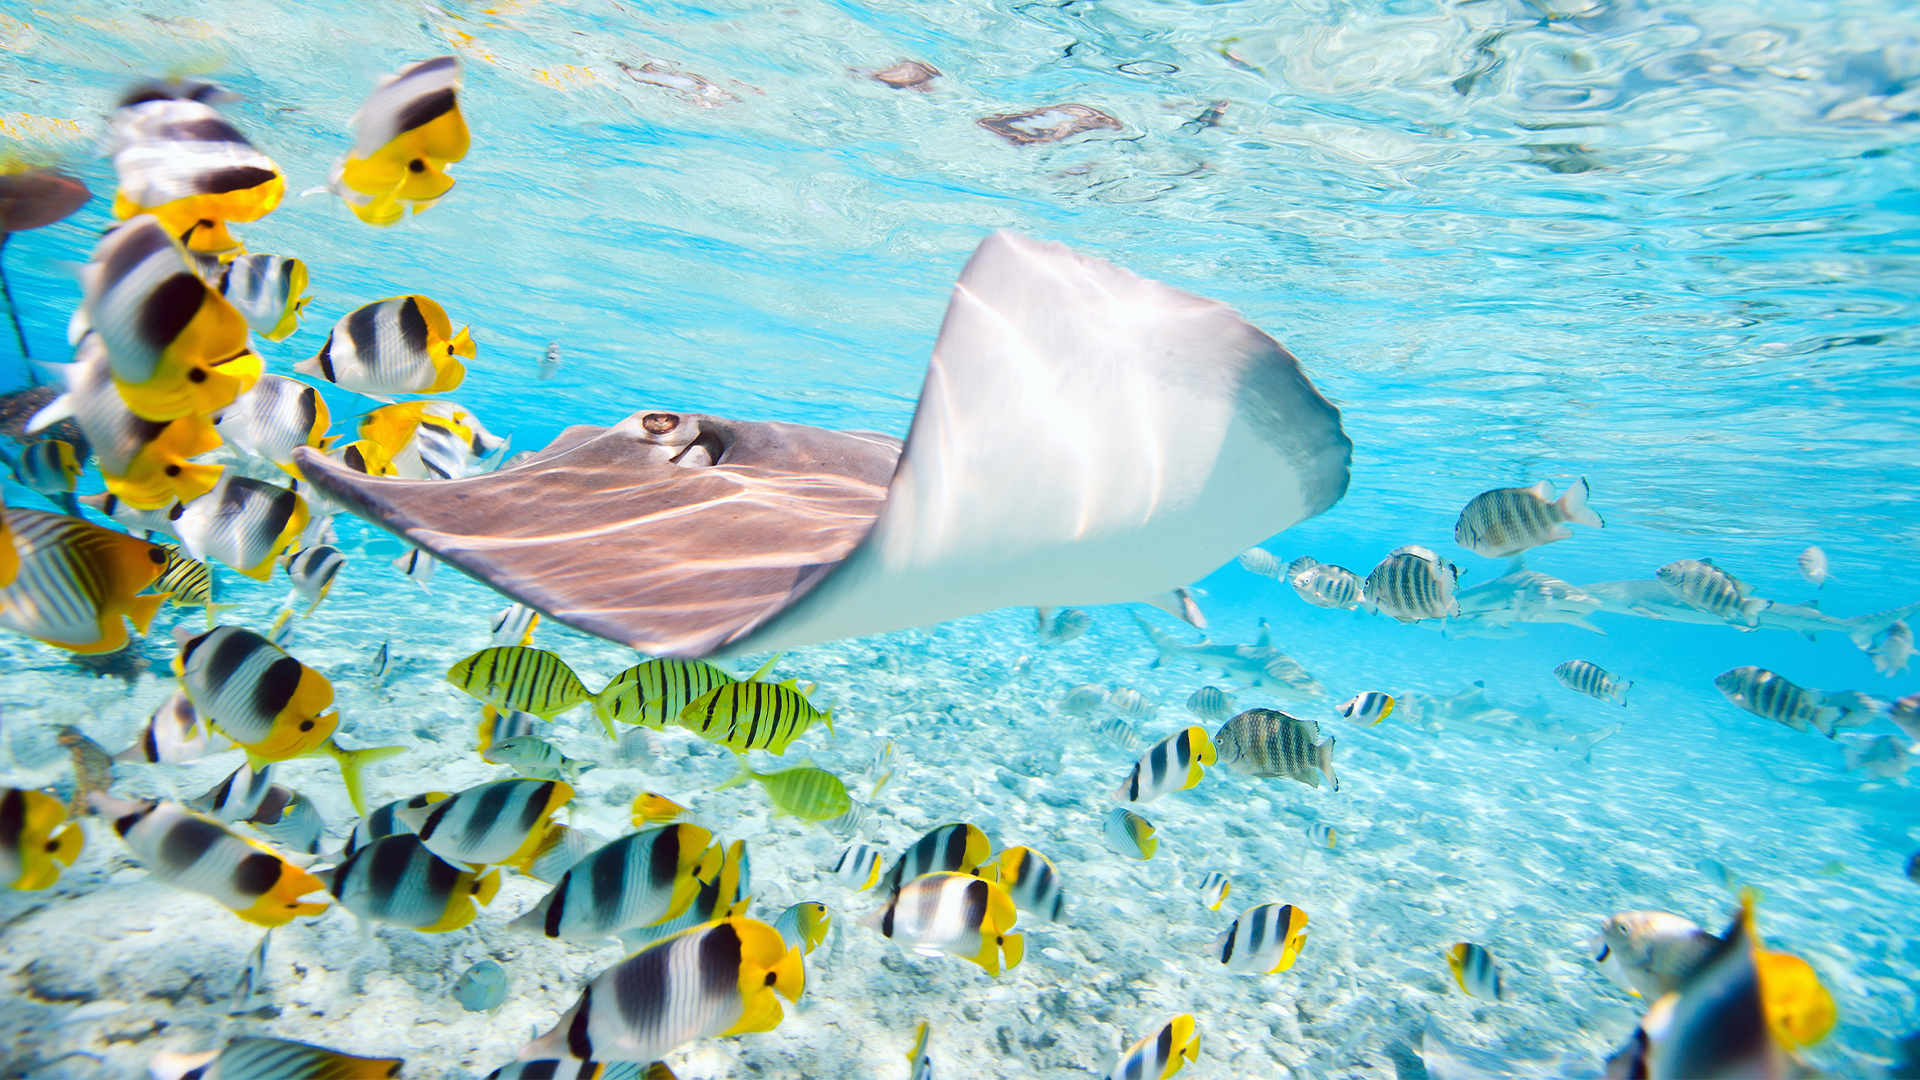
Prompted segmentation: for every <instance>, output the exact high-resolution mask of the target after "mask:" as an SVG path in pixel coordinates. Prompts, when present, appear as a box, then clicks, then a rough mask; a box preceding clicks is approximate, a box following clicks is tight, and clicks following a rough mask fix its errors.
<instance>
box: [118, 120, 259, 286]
mask: <svg viewBox="0 0 1920 1080" xmlns="http://www.w3.org/2000/svg"><path fill="white" fill-rule="evenodd" d="M220 93H221V91H220V89H219V88H218V87H215V86H212V85H210V84H208V83H202V82H186V83H179V84H175V85H171V86H168V85H159V84H149V85H146V86H141V87H137V88H135V89H134V90H133V92H132V93H129V94H128V95H127V96H126V97H125V98H122V99H121V101H120V108H119V109H117V110H116V111H115V112H114V114H113V167H114V170H115V172H117V173H118V174H119V178H120V190H119V191H118V192H117V193H116V194H115V196H114V200H113V214H114V216H115V217H119V218H130V217H133V216H134V215H136V214H152V215H153V216H154V217H156V218H157V219H159V221H160V223H161V224H162V225H163V226H164V227H165V228H166V230H167V232H168V233H169V234H170V235H172V236H176V237H181V238H183V239H184V240H185V241H186V243H187V246H188V247H190V248H192V249H193V250H194V251H196V252H202V253H205V254H208V255H222V254H225V253H227V252H231V251H236V250H239V248H240V243H239V241H237V240H235V239H234V238H233V236H232V234H231V233H229V232H228V231H227V222H229V221H253V220H256V219H257V218H260V217H262V216H264V215H265V214H267V213H269V212H271V211H272V210H273V208H274V207H276V206H278V205H280V199H281V198H282V197H283V196H284V195H285V194H286V190H287V181H286V177H285V176H284V175H283V174H282V173H281V172H280V167H279V166H277V165H275V164H274V163H273V160H272V159H271V158H269V157H267V156H266V155H265V154H262V153H261V152H260V151H258V150H256V149H254V147H253V144H252V143H250V142H248V141H247V137H246V136H245V135H242V134H240V131H239V129H238V128H235V127H234V126H233V125H232V124H230V123H228V122H227V119H226V118H225V117H223V116H221V115H220V111H219V110H218V109H215V108H214V107H213V106H212V105H211V104H210V102H212V101H215V100H218V99H219V95H220Z"/></svg>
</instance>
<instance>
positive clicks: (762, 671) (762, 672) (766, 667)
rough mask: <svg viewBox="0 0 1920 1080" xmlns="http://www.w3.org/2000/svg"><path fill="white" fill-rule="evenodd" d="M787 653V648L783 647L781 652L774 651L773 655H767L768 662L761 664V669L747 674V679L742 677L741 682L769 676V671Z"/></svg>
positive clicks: (754, 680)
mask: <svg viewBox="0 0 1920 1080" xmlns="http://www.w3.org/2000/svg"><path fill="white" fill-rule="evenodd" d="M785 655H787V654H786V650H784V649H783V650H781V651H780V652H777V653H774V654H773V655H772V656H769V657H767V662H766V663H764V664H761V665H760V670H758V671H756V672H754V673H753V674H751V675H749V676H747V677H746V678H745V679H742V680H740V681H741V682H759V681H761V680H762V679H765V678H766V677H767V672H769V671H772V670H773V665H775V664H777V663H779V662H780V658H781V657H783V656H785Z"/></svg>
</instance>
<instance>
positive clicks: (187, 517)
mask: <svg viewBox="0 0 1920 1080" xmlns="http://www.w3.org/2000/svg"><path fill="white" fill-rule="evenodd" d="M308 518H309V514H308V512H307V503H306V500H305V499H302V498H301V497H300V496H299V495H298V494H296V493H295V492H293V491H292V490H290V489H288V488H283V487H278V486H275V485H273V484H269V483H267V482H266V481H264V480H255V479H253V478H252V477H250V476H242V475H240V474H239V473H237V472H231V471H229V472H227V473H224V474H222V475H221V477H220V480H219V482H218V483H216V484H214V485H213V490H211V491H209V492H207V493H206V494H205V495H202V496H200V497H199V498H197V499H195V500H193V501H192V502H190V503H187V504H186V507H185V508H184V509H182V510H181V511H180V516H179V517H178V518H176V519H175V520H174V523H173V531H174V533H175V535H177V536H179V537H180V543H181V545H182V546H184V547H185V548H186V549H187V554H189V555H191V556H193V557H194V558H196V559H208V558H213V559H219V560H220V561H221V562H223V563H226V564H227V565H228V566H231V567H233V568H234V569H235V570H238V571H240V572H241V573H243V574H245V575H247V576H248V577H250V578H252V579H254V580H255V581H265V580H267V577H268V575H270V574H272V573H273V561H274V559H275V557H276V556H278V555H279V554H280V553H281V552H282V551H284V550H286V548H287V546H288V545H289V544H292V543H293V541H294V538H295V537H297V536H299V535H300V533H301V531H302V530H303V529H305V528H306V527H307V521H308Z"/></svg>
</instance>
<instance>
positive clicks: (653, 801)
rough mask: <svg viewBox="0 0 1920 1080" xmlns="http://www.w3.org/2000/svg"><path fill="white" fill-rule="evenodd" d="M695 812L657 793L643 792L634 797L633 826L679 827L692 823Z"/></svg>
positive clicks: (640, 827) (639, 827)
mask: <svg viewBox="0 0 1920 1080" xmlns="http://www.w3.org/2000/svg"><path fill="white" fill-rule="evenodd" d="M692 821H693V811H692V810H689V809H687V808H686V807H684V806H681V805H680V804H679V803H677V802H674V801H673V800H672V799H669V798H667V797H666V796H665V795H662V794H660V793H659V792H657V791H643V792H641V793H640V794H638V795H635V796H634V797H633V826H634V828H636V829H643V828H646V827H647V826H649V825H678V824H681V823H682V822H686V823H691V822H692Z"/></svg>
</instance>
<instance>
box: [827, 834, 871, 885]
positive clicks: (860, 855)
mask: <svg viewBox="0 0 1920 1080" xmlns="http://www.w3.org/2000/svg"><path fill="white" fill-rule="evenodd" d="M880 857H881V851H880V849H879V848H876V847H874V846H872V845H871V844H863V843H853V844H849V845H847V850H845V851H843V852H841V853H840V857H839V858H838V859H835V860H834V861H833V866H832V867H831V868H830V869H831V870H832V871H833V873H834V875H835V876H837V877H839V878H840V879H841V880H843V881H845V882H846V883H847V884H848V886H850V887H851V888H852V889H853V890H854V891H855V892H864V891H866V890H867V889H871V888H873V886H874V885H875V884H876V883H877V882H879V880H880Z"/></svg>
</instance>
